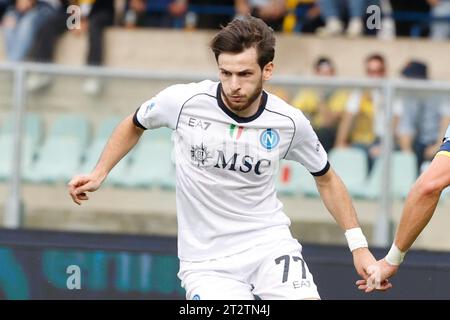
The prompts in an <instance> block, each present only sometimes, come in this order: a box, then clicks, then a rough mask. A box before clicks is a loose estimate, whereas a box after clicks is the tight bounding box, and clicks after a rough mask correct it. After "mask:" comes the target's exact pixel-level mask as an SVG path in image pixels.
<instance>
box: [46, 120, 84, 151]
mask: <svg viewBox="0 0 450 320" xmlns="http://www.w3.org/2000/svg"><path fill="white" fill-rule="evenodd" d="M89 134H90V132H89V123H88V121H87V120H86V118H85V117H83V116H82V115H77V114H66V115H62V116H60V117H58V118H57V119H56V120H55V121H54V122H53V124H52V126H51V128H50V130H49V134H48V139H53V138H55V137H58V138H64V137H68V138H75V139H76V140H77V141H79V143H81V145H82V146H85V145H86V144H87V141H88V138H89Z"/></svg>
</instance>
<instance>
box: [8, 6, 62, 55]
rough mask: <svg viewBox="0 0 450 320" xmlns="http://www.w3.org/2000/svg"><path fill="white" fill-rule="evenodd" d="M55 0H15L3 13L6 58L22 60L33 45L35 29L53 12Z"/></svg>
mask: <svg viewBox="0 0 450 320" xmlns="http://www.w3.org/2000/svg"><path fill="white" fill-rule="evenodd" d="M57 6H58V3H55V1H52V0H47V1H44V0H42V1H37V0H16V1H15V5H14V6H11V7H10V8H9V9H8V10H7V11H6V13H5V15H4V17H3V21H2V26H3V30H4V33H5V48H6V58H7V59H8V60H9V61H23V60H24V59H25V58H26V57H27V54H28V52H29V50H30V48H31V46H32V45H33V41H34V38H35V35H36V31H37V30H38V29H39V28H40V27H41V25H42V24H43V23H45V21H46V20H47V19H48V17H49V16H50V15H51V14H53V12H54V11H55V9H56V8H57Z"/></svg>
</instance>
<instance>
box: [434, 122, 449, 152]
mask: <svg viewBox="0 0 450 320" xmlns="http://www.w3.org/2000/svg"><path fill="white" fill-rule="evenodd" d="M436 155H443V156H447V157H450V126H448V128H447V132H446V133H445V138H444V143H442V146H441V148H440V149H439V151H438V153H437V154H436Z"/></svg>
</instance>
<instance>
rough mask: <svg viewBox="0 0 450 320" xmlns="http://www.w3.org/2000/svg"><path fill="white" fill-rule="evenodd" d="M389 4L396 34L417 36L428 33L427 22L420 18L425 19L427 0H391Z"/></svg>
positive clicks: (428, 7)
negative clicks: (393, 17) (393, 16)
mask: <svg viewBox="0 0 450 320" xmlns="http://www.w3.org/2000/svg"><path fill="white" fill-rule="evenodd" d="M391 5H392V10H393V13H394V15H395V31H396V34H397V36H408V37H411V36H413V37H419V36H426V35H427V34H428V22H427V21H426V20H423V19H420V17H423V18H424V19H426V18H427V16H428V14H429V12H430V6H429V4H428V3H427V0H414V1H411V0H391ZM414 17H416V18H414Z"/></svg>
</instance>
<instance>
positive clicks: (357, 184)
mask: <svg viewBox="0 0 450 320" xmlns="http://www.w3.org/2000/svg"><path fill="white" fill-rule="evenodd" d="M329 160H330V164H331V166H332V167H333V169H334V170H335V171H336V173H337V174H338V175H339V176H340V177H341V179H342V181H343V182H344V184H345V186H346V187H347V189H348V191H349V193H350V194H351V195H356V194H358V192H359V190H361V188H362V187H363V185H364V182H365V179H366V177H367V156H366V153H365V152H364V151H363V150H361V149H356V148H345V149H332V150H331V151H330V153H329Z"/></svg>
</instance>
